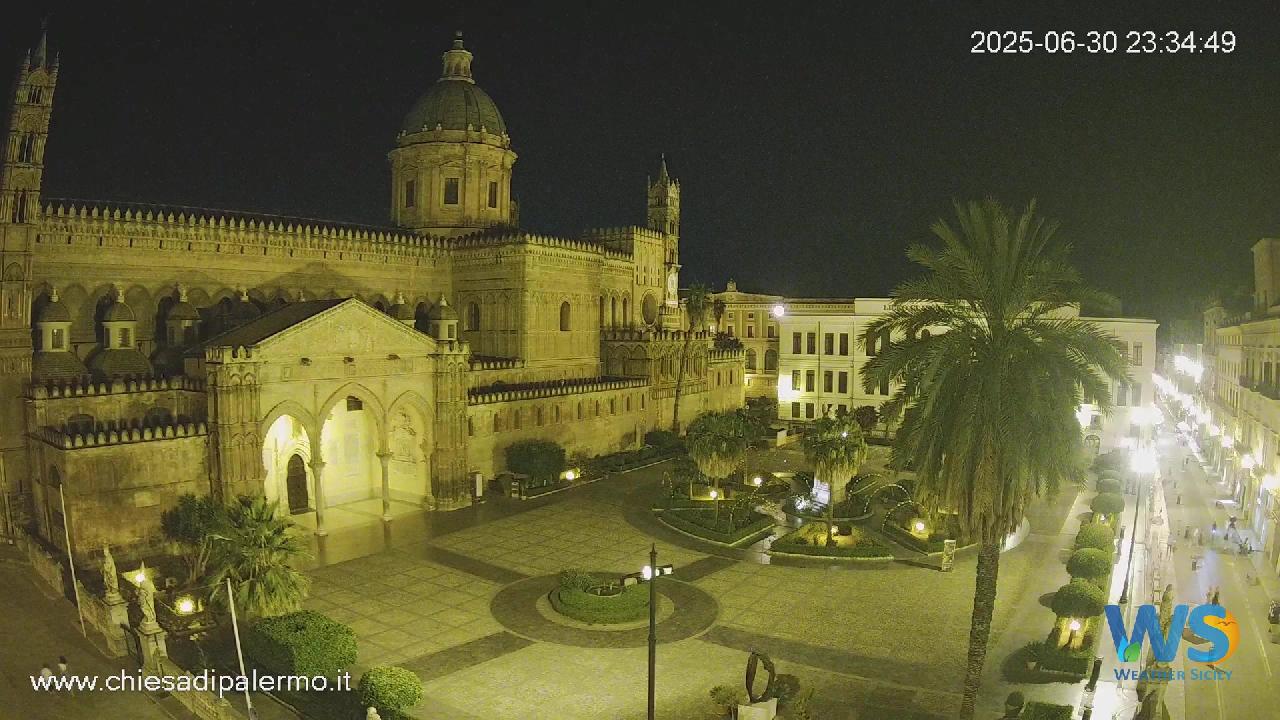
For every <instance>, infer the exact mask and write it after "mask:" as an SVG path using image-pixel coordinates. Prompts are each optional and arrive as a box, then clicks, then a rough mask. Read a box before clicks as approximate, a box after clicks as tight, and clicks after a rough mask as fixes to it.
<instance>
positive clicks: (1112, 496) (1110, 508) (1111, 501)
mask: <svg viewBox="0 0 1280 720" xmlns="http://www.w3.org/2000/svg"><path fill="white" fill-rule="evenodd" d="M1089 509H1090V510H1092V511H1094V512H1096V513H1098V514H1099V515H1106V516H1108V517H1111V516H1113V515H1118V514H1119V513H1122V512H1124V498H1123V497H1121V496H1120V495H1119V494H1117V493H1102V494H1100V495H1098V496H1096V497H1095V498H1094V499H1093V502H1091V503H1089Z"/></svg>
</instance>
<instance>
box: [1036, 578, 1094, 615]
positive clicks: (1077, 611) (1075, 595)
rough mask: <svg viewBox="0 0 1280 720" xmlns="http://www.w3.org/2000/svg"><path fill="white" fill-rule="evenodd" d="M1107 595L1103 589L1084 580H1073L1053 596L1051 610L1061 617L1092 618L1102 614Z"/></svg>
mask: <svg viewBox="0 0 1280 720" xmlns="http://www.w3.org/2000/svg"><path fill="white" fill-rule="evenodd" d="M1106 604H1107V595H1106V593H1104V592H1103V591H1102V588H1100V587H1098V586H1097V585H1095V584H1094V583H1093V582H1092V581H1090V580H1085V579H1084V578H1072V579H1071V582H1069V583H1067V584H1066V585H1063V586H1062V587H1060V588H1058V591H1057V592H1055V593H1054V594H1053V601H1052V602H1051V603H1050V609H1052V610H1053V611H1054V612H1055V613H1057V614H1058V616H1059V617H1075V618H1091V617H1096V616H1098V615H1101V614H1102V608H1103V606H1105V605H1106Z"/></svg>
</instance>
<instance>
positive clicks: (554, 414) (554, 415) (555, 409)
mask: <svg viewBox="0 0 1280 720" xmlns="http://www.w3.org/2000/svg"><path fill="white" fill-rule="evenodd" d="M551 422H553V423H558V422H560V406H559V405H552V406H551Z"/></svg>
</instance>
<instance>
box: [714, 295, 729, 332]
mask: <svg viewBox="0 0 1280 720" xmlns="http://www.w3.org/2000/svg"><path fill="white" fill-rule="evenodd" d="M725 307H726V306H725V303H724V298H716V299H715V300H712V301H711V319H712V320H715V322H716V332H721V330H720V321H721V320H723V319H724V311H725Z"/></svg>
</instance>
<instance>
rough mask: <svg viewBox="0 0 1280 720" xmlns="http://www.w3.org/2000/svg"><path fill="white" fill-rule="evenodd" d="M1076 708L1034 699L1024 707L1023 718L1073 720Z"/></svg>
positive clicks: (1030, 719)
mask: <svg viewBox="0 0 1280 720" xmlns="http://www.w3.org/2000/svg"><path fill="white" fill-rule="evenodd" d="M1074 713H1075V709H1074V708H1072V707H1071V706H1070V705H1055V704H1053V703H1043V702H1036V701H1032V702H1029V703H1027V704H1026V705H1024V706H1023V707H1022V714H1021V715H1019V716H1018V717H1019V718H1021V720H1071V716H1072V715H1073V714H1074Z"/></svg>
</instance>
